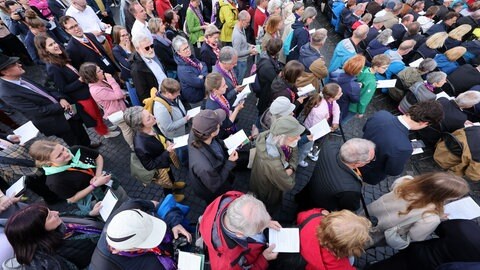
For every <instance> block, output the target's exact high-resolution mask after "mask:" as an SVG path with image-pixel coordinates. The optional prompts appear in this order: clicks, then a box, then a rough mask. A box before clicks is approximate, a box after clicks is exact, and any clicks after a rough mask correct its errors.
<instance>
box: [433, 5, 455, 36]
mask: <svg viewBox="0 0 480 270" xmlns="http://www.w3.org/2000/svg"><path fill="white" fill-rule="evenodd" d="M459 17H460V14H458V13H456V12H453V11H451V12H448V13H447V14H446V15H445V17H444V18H443V21H442V22H440V23H437V24H435V25H433V26H432V27H430V29H428V31H427V32H426V33H425V35H427V36H431V35H433V34H435V33H438V32H450V30H451V29H453V27H454V25H455V23H456V22H457V19H458V18H459Z"/></svg>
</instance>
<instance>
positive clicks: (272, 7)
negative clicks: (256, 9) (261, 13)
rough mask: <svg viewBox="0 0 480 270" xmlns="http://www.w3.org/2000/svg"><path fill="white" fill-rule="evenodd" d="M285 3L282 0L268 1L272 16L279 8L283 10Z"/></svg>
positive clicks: (269, 11)
mask: <svg viewBox="0 0 480 270" xmlns="http://www.w3.org/2000/svg"><path fill="white" fill-rule="evenodd" d="M282 4H283V2H282V1H281V0H270V1H268V6H267V11H268V13H270V14H273V13H274V12H275V9H276V8H277V7H279V8H281V7H282Z"/></svg>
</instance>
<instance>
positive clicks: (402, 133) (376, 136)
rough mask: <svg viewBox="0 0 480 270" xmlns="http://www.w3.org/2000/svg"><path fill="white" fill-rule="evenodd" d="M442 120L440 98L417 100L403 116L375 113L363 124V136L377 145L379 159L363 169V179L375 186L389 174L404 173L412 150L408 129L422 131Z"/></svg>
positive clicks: (384, 112)
mask: <svg viewBox="0 0 480 270" xmlns="http://www.w3.org/2000/svg"><path fill="white" fill-rule="evenodd" d="M442 119H443V110H442V106H441V105H440V103H438V102H437V101H424V102H418V103H417V104H415V105H413V106H412V107H410V109H409V110H408V112H407V113H406V114H405V115H400V116H394V115H392V114H391V113H389V112H387V111H379V112H376V113H375V114H374V115H373V116H372V117H370V118H369V119H368V120H367V122H366V123H365V126H364V127H363V138H364V139H367V140H370V141H372V142H374V143H375V145H376V151H375V152H376V159H375V160H374V161H373V162H371V163H370V164H368V165H367V166H365V167H362V168H361V169H360V170H361V172H362V175H363V179H364V181H365V182H367V183H369V184H372V185H376V184H378V183H379V182H380V181H382V180H383V179H385V178H386V177H387V176H389V175H390V176H395V175H399V174H401V173H402V172H403V169H404V166H405V164H406V162H407V161H408V159H409V158H410V156H411V155H412V152H413V148H412V144H411V142H410V139H409V138H408V133H409V130H414V131H415V130H420V129H423V128H426V127H427V126H429V125H433V124H437V123H439V122H440V121H441V120H442Z"/></svg>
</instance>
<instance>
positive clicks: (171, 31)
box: [164, 9, 184, 40]
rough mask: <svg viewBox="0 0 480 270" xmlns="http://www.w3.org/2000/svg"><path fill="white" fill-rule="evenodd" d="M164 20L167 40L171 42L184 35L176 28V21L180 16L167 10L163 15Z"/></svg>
mask: <svg viewBox="0 0 480 270" xmlns="http://www.w3.org/2000/svg"><path fill="white" fill-rule="evenodd" d="M164 18H165V35H166V36H167V38H168V39H170V40H173V38H175V37H176V36H178V35H184V33H183V32H182V30H180V29H178V28H177V24H178V21H179V20H180V16H178V14H177V13H176V12H175V11H173V10H171V9H170V10H167V11H165V14H164Z"/></svg>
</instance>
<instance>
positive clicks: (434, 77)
mask: <svg viewBox="0 0 480 270" xmlns="http://www.w3.org/2000/svg"><path fill="white" fill-rule="evenodd" d="M445 78H447V74H446V73H445V72H442V71H435V72H432V73H428V75H427V82H428V83H429V84H434V83H438V82H440V81H442V80H445Z"/></svg>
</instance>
